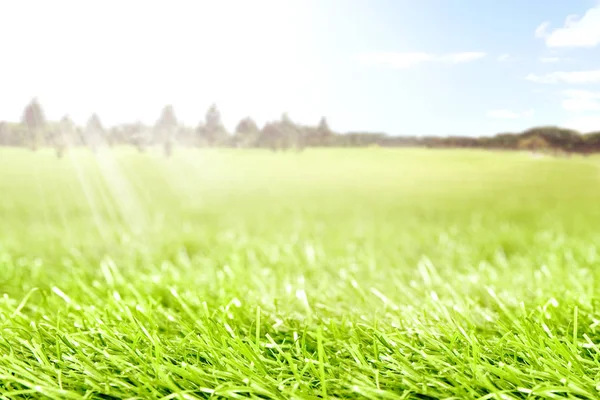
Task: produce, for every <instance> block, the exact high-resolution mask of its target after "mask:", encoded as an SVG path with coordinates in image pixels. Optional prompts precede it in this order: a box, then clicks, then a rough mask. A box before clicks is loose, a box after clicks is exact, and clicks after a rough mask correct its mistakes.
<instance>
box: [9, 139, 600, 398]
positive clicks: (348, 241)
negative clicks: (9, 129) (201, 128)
mask: <svg viewBox="0 0 600 400" xmlns="http://www.w3.org/2000/svg"><path fill="white" fill-rule="evenodd" d="M599 200H600V159H598V158H595V157H592V158H581V157H575V158H572V159H557V158H549V157H547V158H542V159H536V158H532V157H530V156H529V155H528V154H525V153H493V152H479V151H455V150H452V151H444V150H412V149H411V150H386V149H361V150H357V149H346V150H341V149H340V150H310V151H307V152H304V153H301V154H296V153H287V154H273V153H270V152H265V151H208V150H206V151H199V150H189V151H183V150H180V151H178V152H176V154H175V157H174V158H172V159H169V160H167V159H164V158H162V157H161V156H160V155H159V154H157V153H156V154H155V153H148V154H138V153H136V152H135V151H133V150H127V149H120V150H118V151H116V152H115V153H112V154H111V153H101V154H100V155H99V156H98V157H94V156H92V155H91V154H90V153H89V152H87V151H84V150H79V151H76V152H74V153H72V154H71V155H68V156H66V157H65V158H64V159H62V160H58V159H56V158H55V157H54V155H53V153H52V152H51V151H42V152H38V153H30V152H27V151H24V150H12V149H2V150H0V398H7V399H18V398H53V399H79V398H89V399H92V398H95V399H125V398H132V399H133V398H137V399H152V398H156V399H158V398H162V399H195V398H208V397H214V398H236V397H237V398H242V397H251V398H263V399H266V398H269V399H285V398H296V399H313V398H382V399H438V398H454V399H464V398H482V399H513V398H516V399H520V398H573V399H575V398H577V399H584V398H599V397H600V291H599V289H600V282H599V278H600V269H599V268H598V267H599V264H600V254H599V250H598V243H600V201H599Z"/></svg>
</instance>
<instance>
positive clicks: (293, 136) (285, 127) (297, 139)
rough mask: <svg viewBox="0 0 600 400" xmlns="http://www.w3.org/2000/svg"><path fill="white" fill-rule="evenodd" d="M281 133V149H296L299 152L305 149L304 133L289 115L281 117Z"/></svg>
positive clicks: (284, 114) (285, 114)
mask: <svg viewBox="0 0 600 400" xmlns="http://www.w3.org/2000/svg"><path fill="white" fill-rule="evenodd" d="M279 131H280V135H281V145H280V148H284V149H289V148H295V149H297V150H302V149H303V148H304V137H302V134H303V131H302V129H300V127H299V126H298V125H297V124H296V123H295V122H294V121H292V119H291V118H290V116H289V115H288V114H287V113H283V114H282V115H281V121H280V122H279Z"/></svg>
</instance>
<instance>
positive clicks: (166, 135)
mask: <svg viewBox="0 0 600 400" xmlns="http://www.w3.org/2000/svg"><path fill="white" fill-rule="evenodd" d="M154 130H155V133H156V139H157V140H158V141H159V142H160V143H162V145H163V149H164V152H165V156H167V157H170V156H171V153H172V151H173V139H174V138H173V137H174V134H175V132H176V131H177V117H176V116H175V110H174V109H173V106H171V105H167V106H165V107H164V108H163V110H162V112H161V115H160V118H159V119H158V121H156V124H155V126H154Z"/></svg>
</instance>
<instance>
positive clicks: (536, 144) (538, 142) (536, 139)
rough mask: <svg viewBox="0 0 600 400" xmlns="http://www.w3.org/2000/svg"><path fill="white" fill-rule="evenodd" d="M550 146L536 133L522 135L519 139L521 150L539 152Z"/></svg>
mask: <svg viewBox="0 0 600 400" xmlns="http://www.w3.org/2000/svg"><path fill="white" fill-rule="evenodd" d="M550 148H551V146H550V145H549V144H548V142H547V141H546V140H545V139H544V138H542V137H540V136H538V135H534V136H527V137H523V138H522V139H521V140H519V149H522V150H529V151H534V152H539V151H544V150H548V149H550Z"/></svg>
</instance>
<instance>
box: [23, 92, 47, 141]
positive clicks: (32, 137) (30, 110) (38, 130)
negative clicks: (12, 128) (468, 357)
mask: <svg viewBox="0 0 600 400" xmlns="http://www.w3.org/2000/svg"><path fill="white" fill-rule="evenodd" d="M21 121H22V123H23V125H25V127H26V128H27V142H28V146H29V148H30V149H31V150H33V151H35V150H37V148H38V147H39V145H40V141H41V137H42V135H43V132H44V129H45V128H46V117H45V116H44V112H43V111H42V107H41V106H40V103H39V102H38V100H37V99H36V98H34V99H33V100H31V102H30V103H29V104H28V105H27V106H26V107H25V110H24V111H23V117H22V118H21Z"/></svg>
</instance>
